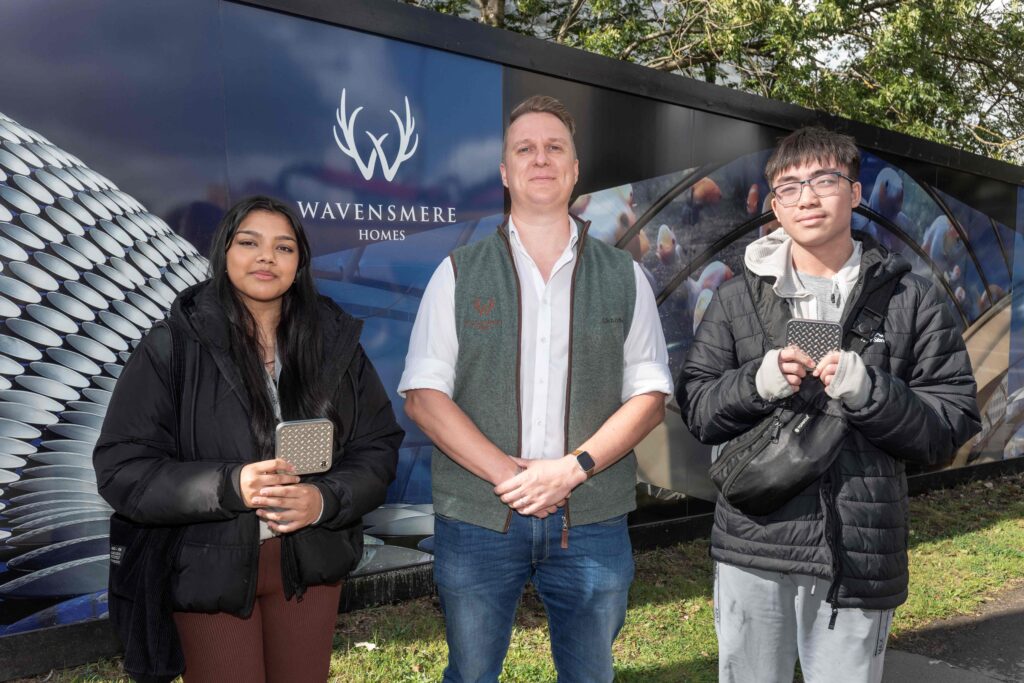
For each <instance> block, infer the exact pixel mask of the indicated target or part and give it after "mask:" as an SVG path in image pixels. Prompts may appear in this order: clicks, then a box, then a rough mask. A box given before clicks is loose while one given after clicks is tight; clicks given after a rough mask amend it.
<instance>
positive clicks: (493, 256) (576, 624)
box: [399, 96, 672, 683]
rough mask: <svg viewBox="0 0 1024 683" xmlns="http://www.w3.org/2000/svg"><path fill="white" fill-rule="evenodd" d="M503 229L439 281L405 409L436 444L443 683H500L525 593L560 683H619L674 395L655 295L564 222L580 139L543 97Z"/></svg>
mask: <svg viewBox="0 0 1024 683" xmlns="http://www.w3.org/2000/svg"><path fill="white" fill-rule="evenodd" d="M509 118H510V122H509V127H508V129H506V131H505V144H504V150H503V153H502V163H501V167H500V168H501V177H502V181H503V182H504V184H505V187H507V188H508V192H509V196H510V197H511V200H512V204H511V212H510V214H509V215H508V216H506V218H505V221H504V222H503V223H502V224H501V226H500V227H499V228H498V230H497V232H496V233H494V234H493V235H491V236H489V237H486V238H484V239H483V240H480V241H478V242H474V243H473V244H470V245H467V246H464V247H461V248H459V249H456V250H455V251H454V252H453V253H452V254H451V256H450V257H449V258H447V259H445V260H444V261H443V262H442V263H441V265H440V266H439V267H438V269H437V270H436V271H435V273H434V275H433V277H432V278H431V280H430V283H429V284H428V285H427V288H426V290H425V291H424V295H423V301H422V303H421V304H420V309H419V312H418V313H417V316H416V323H415V325H414V326H413V332H412V339H411V340H410V344H409V354H408V357H407V358H406V366H405V372H404V374H403V375H402V380H401V383H400V385H399V393H400V394H402V395H404V396H405V399H406V403H405V410H406V412H407V413H408V414H409V416H410V417H411V418H412V419H413V420H414V421H415V422H416V424H418V425H419V426H420V428H421V429H422V430H423V431H424V433H426V435H427V436H428V437H430V439H431V440H432V441H433V442H434V444H435V446H436V448H435V451H434V457H433V460H432V481H433V496H434V510H435V512H436V518H435V527H434V529H435V539H434V548H435V552H434V580H435V583H436V584H437V588H438V593H439V595H440V598H441V607H442V610H443V611H444V615H445V625H446V630H447V639H448V651H449V656H448V667H447V669H446V670H445V675H444V680H445V681H448V682H450V683H477V682H483V681H487V682H493V683H496V682H497V680H498V676H499V675H500V674H501V668H502V662H503V661H504V659H505V653H506V652H507V650H508V645H509V639H510V637H511V633H512V623H513V619H514V617H515V610H516V605H517V604H518V602H519V598H520V596H521V595H522V592H523V589H524V587H525V586H526V583H527V582H528V581H529V582H532V583H533V585H534V586H535V587H536V589H537V593H538V594H539V596H540V599H541V600H542V601H543V603H544V606H545V608H546V610H547V613H548V621H549V625H550V632H551V650H552V655H553V657H554V661H555V668H556V669H557V670H558V677H559V680H560V681H563V682H567V681H580V682H586V683H596V682H601V681H611V680H612V678H613V677H614V671H613V668H612V655H611V646H612V642H613V641H614V640H615V637H616V635H618V632H619V629H620V628H621V627H622V624H623V621H624V619H625V615H626V598H627V594H628V591H629V585H630V583H631V582H632V580H633V557H632V550H631V548H630V544H629V534H628V529H627V526H626V514H627V513H628V512H629V511H630V510H633V509H634V508H635V507H636V500H635V486H636V457H635V455H634V454H633V451H632V449H633V447H634V446H635V445H636V444H637V443H638V442H639V441H640V440H641V439H642V438H643V437H644V436H646V435H647V433H648V432H649V431H650V430H651V429H653V428H654V426H655V425H657V424H658V423H659V422H661V420H662V418H663V416H664V405H665V399H666V397H667V396H669V395H671V392H672V380H671V376H670V374H669V370H668V353H667V351H666V348H665V338H664V335H663V334H662V330H661V321H660V319H659V318H658V311H657V307H656V305H655V302H654V294H653V292H652V291H651V288H650V285H649V284H648V283H647V279H646V277H645V276H644V275H643V273H642V271H641V270H640V269H639V267H637V265H636V264H635V263H634V262H633V260H632V258H631V257H630V256H629V254H627V253H626V252H624V251H621V250H618V249H615V248H614V247H611V246H609V245H607V244H604V243H603V242H601V241H600V240H598V239H596V238H594V237H588V236H587V228H588V227H589V225H588V224H587V223H583V222H580V221H578V220H577V219H575V218H572V217H570V215H569V200H570V197H571V195H572V192H573V188H574V187H575V185H576V179H577V177H578V175H579V162H578V160H577V159H576V148H575V145H574V144H573V133H574V127H575V124H574V123H573V119H572V116H571V115H570V114H569V112H568V111H567V110H566V108H565V107H564V106H563V105H562V104H561V103H560V102H558V101H557V100H555V99H553V98H550V97H543V96H535V97H531V98H529V99H527V100H525V101H524V102H522V103H521V104H519V105H518V106H517V107H516V108H515V109H513V111H512V113H511V115H510V117H509Z"/></svg>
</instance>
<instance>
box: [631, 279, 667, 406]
mask: <svg viewBox="0 0 1024 683" xmlns="http://www.w3.org/2000/svg"><path fill="white" fill-rule="evenodd" d="M633 279H634V280H635V281H636V303H635V304H634V306H633V322H632V324H630V326H629V334H628V335H627V336H626V343H625V344H623V346H622V356H623V361H624V362H623V368H622V402H623V403H625V402H626V401H628V400H629V399H631V398H633V397H634V396H637V395H639V394H646V393H650V392H653V391H659V392H661V393H663V394H665V400H666V401H667V400H669V399H670V398H671V397H672V373H670V372H669V369H668V348H667V347H666V346H665V333H664V332H663V331H662V329H661V317H660V316H659V315H658V305H657V304H656V303H655V301H654V291H653V290H651V284H650V282H648V281H647V277H646V276H645V275H644V273H643V271H642V270H640V265H639V264H637V263H636V262H634V263H633Z"/></svg>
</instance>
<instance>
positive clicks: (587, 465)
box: [576, 451, 594, 474]
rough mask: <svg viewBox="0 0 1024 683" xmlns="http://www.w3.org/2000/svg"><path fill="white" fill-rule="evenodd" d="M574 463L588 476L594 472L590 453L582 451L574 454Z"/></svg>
mask: <svg viewBox="0 0 1024 683" xmlns="http://www.w3.org/2000/svg"><path fill="white" fill-rule="evenodd" d="M576 462H578V463H579V464H580V467H581V468H583V471H584V472H586V473H587V474H590V473H591V472H592V471H593V470H594V459H593V458H591V457H590V453H587V452H586V451H582V452H580V453H577V454H576Z"/></svg>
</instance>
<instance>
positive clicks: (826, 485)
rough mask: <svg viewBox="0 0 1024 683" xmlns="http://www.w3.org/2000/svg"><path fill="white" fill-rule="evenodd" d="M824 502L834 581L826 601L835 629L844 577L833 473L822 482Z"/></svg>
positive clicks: (830, 623) (827, 540) (826, 538)
mask: <svg viewBox="0 0 1024 683" xmlns="http://www.w3.org/2000/svg"><path fill="white" fill-rule="evenodd" d="M821 498H822V504H823V505H824V506H825V542H826V543H827V544H828V549H829V554H830V555H831V556H832V583H831V584H830V585H829V587H828V594H827V595H826V596H825V601H826V602H827V603H828V604H829V605H831V606H832V616H831V618H829V620H828V629H829V630H830V631H832V630H835V627H836V618H837V617H838V616H839V582H840V580H841V579H842V573H843V570H842V562H840V560H839V539H838V538H836V532H837V530H838V528H839V523H840V520H839V513H838V511H837V510H836V506H835V501H834V500H833V497H832V477H831V473H829V474H827V475H826V476H825V479H824V480H823V481H822V484H821Z"/></svg>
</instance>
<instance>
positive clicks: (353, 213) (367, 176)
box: [296, 88, 458, 242]
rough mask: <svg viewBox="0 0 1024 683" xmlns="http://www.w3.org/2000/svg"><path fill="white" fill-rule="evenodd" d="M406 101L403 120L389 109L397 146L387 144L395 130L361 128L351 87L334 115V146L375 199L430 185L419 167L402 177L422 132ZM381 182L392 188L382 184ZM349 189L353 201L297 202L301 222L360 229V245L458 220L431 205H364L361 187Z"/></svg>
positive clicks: (453, 211)
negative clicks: (301, 218)
mask: <svg viewBox="0 0 1024 683" xmlns="http://www.w3.org/2000/svg"><path fill="white" fill-rule="evenodd" d="M404 103H405V116H401V115H399V113H398V112H397V111H395V110H394V109H389V110H388V111H389V112H390V113H391V116H392V118H393V119H394V122H395V125H396V126H397V133H398V136H397V138H392V140H397V143H398V145H397V147H396V146H395V145H394V144H388V145H386V146H385V144H384V143H385V141H386V140H388V139H389V136H390V135H391V134H392V132H394V131H387V130H381V129H380V128H377V127H373V128H372V129H368V127H366V126H360V125H359V114H360V112H362V111H363V109H364V107H363V106H358V107H356V108H355V109H352V110H351V112H350V111H349V108H350V106H351V104H352V101H351V99H350V98H349V96H348V89H347V88H342V89H341V97H340V98H339V104H338V108H337V109H336V110H335V111H334V124H333V125H332V126H331V131H332V132H333V133H334V143H335V144H336V145H337V147H338V149H339V150H341V152H342V154H344V155H345V156H346V157H348V158H349V159H351V160H352V161H354V162H355V165H356V167H357V168H358V169H359V173H360V174H361V175H362V176H363V179H364V180H366V181H367V186H366V187H367V190H368V191H369V192H372V193H373V195H375V198H376V197H380V195H381V194H384V195H385V196H388V195H391V196H395V197H408V196H409V195H410V194H411V193H412V194H418V193H419V190H420V189H421V188H418V187H417V182H424V183H425V182H429V181H428V180H423V175H424V173H425V171H424V170H423V168H419V169H418V173H409V172H404V173H402V174H399V169H400V168H401V167H402V165H403V164H405V163H406V162H407V161H409V160H410V159H412V158H413V156H414V155H415V154H416V151H417V150H418V149H419V146H420V134H419V133H418V132H417V131H416V118H415V117H414V116H413V106H412V105H411V104H410V102H409V97H408V96H404ZM378 120H379V119H378ZM389 150H390V155H389ZM421 166H422V164H421ZM414 170H415V169H414ZM400 175H401V177H399V176H400ZM427 175H428V177H429V174H427ZM381 181H384V182H386V183H389V184H390V185H383V183H382V182H381ZM384 188H387V189H384ZM345 189H346V190H351V191H352V192H354V195H355V196H354V197H353V199H351V200H348V201H340V202H339V201H310V200H305V199H298V200H296V204H298V207H299V213H300V214H301V215H302V217H303V218H307V219H314V220H318V221H329V222H333V223H338V224H340V225H341V226H343V227H352V228H356V229H358V231H359V233H358V236H359V240H360V241H361V242H380V241H401V240H404V239H405V238H406V230H408V229H412V230H414V231H416V230H419V229H422V228H424V227H431V226H434V225H450V224H452V223H457V222H458V218H457V217H456V207H454V206H437V205H434V204H433V203H429V204H428V203H427V202H422V203H398V202H387V201H384V202H380V201H360V199H359V196H360V193H361V192H362V189H361V188H360V187H359V186H358V185H357V186H354V187H352V186H350V187H346V188H345Z"/></svg>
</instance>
